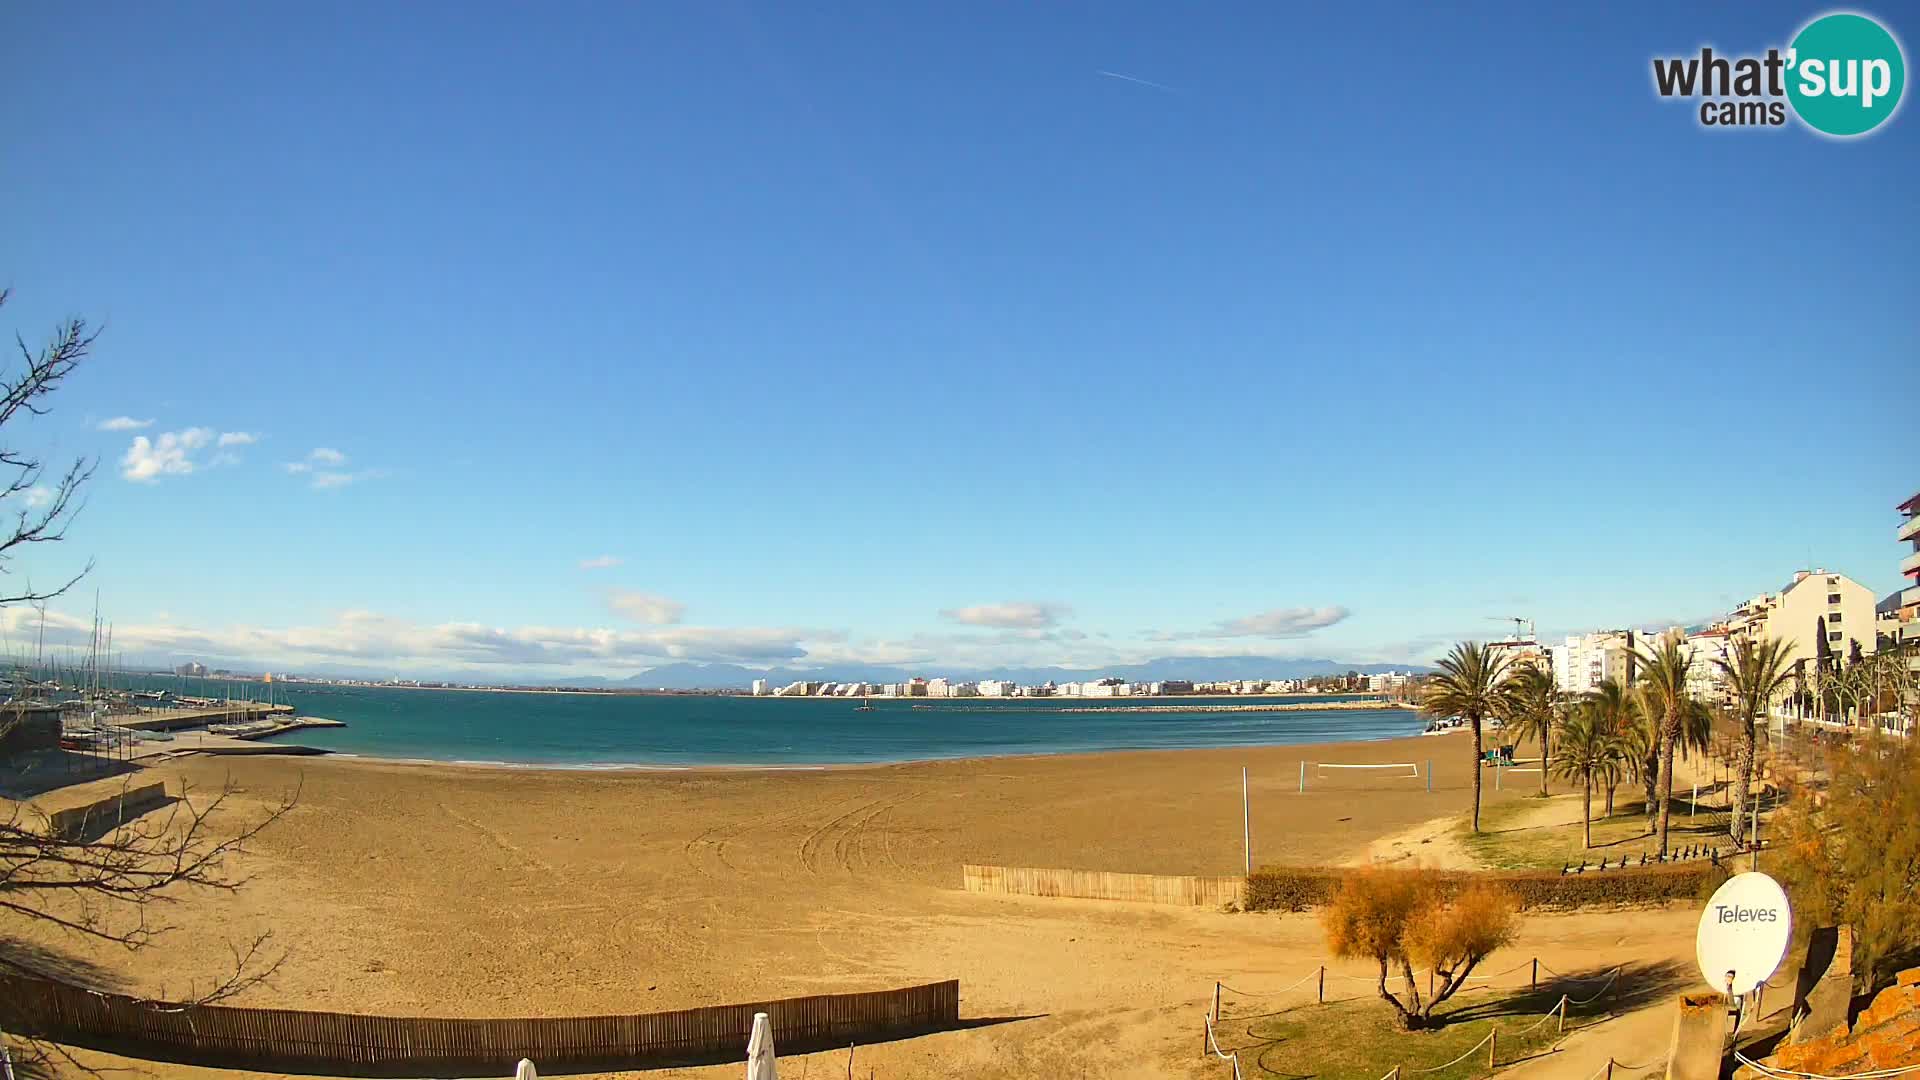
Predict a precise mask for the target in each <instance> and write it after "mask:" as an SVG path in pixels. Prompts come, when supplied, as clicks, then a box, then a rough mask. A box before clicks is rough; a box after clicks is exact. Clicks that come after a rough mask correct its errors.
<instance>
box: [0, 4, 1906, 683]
mask: <svg viewBox="0 0 1920 1080" xmlns="http://www.w3.org/2000/svg"><path fill="white" fill-rule="evenodd" d="M1823 10H1825V9H1823V8H1820V7H1817V6H1804V5H1766V4H1753V5H1741V6H1739V7H1738V8H1730V7H1727V6H1725V5H1703V6H1699V7H1693V8H1689V7H1683V6H1680V5H1670V6H1661V7H1658V8H1656V7H1654V6H1652V5H1643V6H1635V7H1627V6H1620V5H1609V6H1605V7H1602V8H1578V9H1575V8H1571V7H1568V8H1565V9H1562V8H1561V7H1559V6H1540V5H1515V6H1511V7H1507V8H1496V7H1493V6H1476V7H1475V8H1474V9H1472V12H1471V14H1467V15H1457V14H1453V13H1449V12H1446V11H1442V10H1439V9H1435V8H1432V7H1430V6H1426V5H1418V6H1416V5H1411V4H1407V5H1385V6H1378V7H1372V8H1356V7H1351V6H1341V7H1339V8H1334V7H1331V6H1329V7H1328V8H1327V9H1326V10H1324V11H1309V10H1294V9H1287V8H1282V7H1279V6H1275V5H1244V6H1224V5H1223V6H1202V7H1198V8H1196V7H1193V6H1179V5H1149V4H1137V5H1117V4H1106V3H1102V4H1082V5H1071V6H1069V5H1015V4H994V5H975V4H967V5H959V4H955V5H946V6H932V5H923V4H905V5H902V4H873V5H855V4H848V5H831V6H829V7H826V8H818V7H815V8H801V7H797V6H793V5H742V4H737V3H735V4H714V5H691V6H689V5H626V6H614V5H572V6H569V5H548V6H542V8H541V9H540V10H534V9H531V8H527V7H524V6H516V7H506V6H492V5H447V6H441V7H433V6H428V5H410V6H407V9H406V10H393V9H392V8H391V6H387V5H358V6H355V5H338V6H327V7H325V8H320V9H302V10H295V9H292V8H288V7H286V6H284V5H267V6H264V7H244V6H240V5H195V6H191V7H189V8H186V9H184V10H182V9H174V10H162V9H157V8H153V7H151V6H134V5H124V6H108V7H99V8H93V9H85V10H83V9H78V8H61V7H40V8H16V9H14V10H12V11H10V12H9V13H8V14H7V16H6V27H5V33H4V42H5V43H4V44H0V54H4V59H5V63H4V64H0V101H4V104H3V105H0V117H4V119H5V131H6V139H7V145H6V150H5V152H4V154H0V190H3V191H4V192H5V193H6V207H7V227H6V230H5V233H4V235H5V237H6V242H5V245H4V248H3V249H0V250H3V251H4V258H3V259H0V280H4V281H5V282H7V283H9V284H11V285H12V287H13V288H14V290H15V292H14V299H13V300H12V302H11V303H9V304H8V306H7V307H6V309H5V311H4V312H0V320H4V324H5V328H6V329H8V330H18V331H19V332H21V333H22V334H24V335H27V336H28V338H29V339H30V340H32V339H34V338H36V337H38V336H42V335H43V334H44V332H45V330H46V329H47V328H48V327H50V326H52V325H53V323H54V321H55V320H56V319H57V318H59V317H60V316H62V315H66V314H70V313H81V314H86V315H88V316H90V317H92V318H95V319H99V320H104V321H105V322H106V323H107V330H106V333H105V335H104V336H103V337H102V339H101V341H100V345H99V347H98V350H97V353H96V356H95V358H94V359H93V360H92V361H91V362H90V363H89V365H88V366H87V368H86V369H85V370H83V371H82V373H81V374H79V375H78V376H76V377H75V378H74V379H73V380H72V381H71V382H70V383H69V384H68V386H67V387H66V388H64V389H63V390H62V391H61V393H60V396H59V398H58V401H57V410H56V411H55V412H54V413H53V414H52V415H50V416H48V417H46V418H44V419H41V420H38V421H36V422H35V423H34V424H33V425H32V426H31V427H26V426H24V425H23V426H22V427H21V429H20V430H19V431H15V430H14V429H13V428H12V427H9V429H8V431H7V433H6V434H7V437H8V440H9V445H19V446H24V447H27V448H30V449H33V450H35V451H36V452H40V453H44V454H47V455H51V456H55V457H59V456H70V455H74V454H83V455H89V456H96V457H98V459H99V461H100V469H99V473H98V475H97V476H96V478H95V479H94V481H93V483H92V485H91V486H90V489H89V493H88V504H87V506H86V508H85V511H84V513H83V514H82V515H81V517H80V518H79V520H78V521H77V522H76V523H75V525H74V527H73V529H72V531H71V534H70V535H71V542H70V543H69V544H67V545H65V546H64V547H63V548H61V549H59V550H58V551H35V552H33V553H32V554H31V555H29V556H26V557H24V558H23V559H21V560H18V561H16V563H15V564H14V566H13V567H12V570H13V571H14V572H15V573H16V574H23V575H24V574H26V573H31V574H32V575H33V576H34V578H35V580H37V581H40V580H50V579H51V578H52V577H53V576H54V575H56V574H57V573H59V572H60V571H61V570H62V569H65V568H69V567H72V566H74V565H76V564H77V563H78V562H80V561H82V560H84V558H85V557H87V556H92V557H93V558H94V559H95V560H96V563H97V568H96V570H95V572H94V574H93V575H92V577H91V578H90V579H89V582H88V588H87V590H86V591H87V596H86V598H85V600H84V601H75V600H69V601H67V602H66V603H64V605H62V607H63V609H64V610H66V611H67V612H69V613H70V614H80V615H82V616H84V614H85V611H86V609H87V608H89V607H90V606H91V600H92V591H93V588H96V587H97V589H98V590H99V592H100V595H101V598H102V599H101V603H102V607H103V610H104V611H105V612H107V613H109V614H110V615H111V616H112V618H113V620H114V622H115V625H116V628H117V636H116V644H117V645H120V646H122V648H123V650H125V651H130V652H135V653H139V654H151V655H153V656H156V657H161V656H164V657H179V656H188V655H198V656H202V657H203V658H207V659H214V658H218V657H221V656H226V657H237V656H240V657H252V658H257V659H260V660H262V661H268V662H272V663H275V664H279V665H282V666H293V667H301V666H309V667H311V666H323V665H327V664H342V663H348V662H352V663H362V664H371V665H375V666H379V667H391V668H393V669H394V670H406V669H418V668H423V667H438V668H471V669H473V670H476V671H485V670H503V669H504V667H513V668H516V669H521V668H525V669H529V670H536V669H537V670H551V671H555V672H560V671H566V672H570V673H586V672H608V673H615V674H617V673H619V672H621V671H625V670H631V669H633V668H636V667H645V666H649V665H651V664H656V663H659V662H661V661H662V660H663V659H673V658H681V659H733V660H745V661H749V662H764V661H775V660H779V661H784V662H789V663H797V664H801V665H804V664H806V663H810V662H831V661H837V660H851V659H862V660H876V661H898V662H903V663H909V664H918V665H924V666H926V667H928V668H930V669H931V668H935V667H939V666H942V665H971V664H985V663H1002V662H1005V663H1015V662H1018V663H1047V662H1063V663H1070V664H1075V665H1097V664H1099V663H1104V662H1118V661H1121V660H1131V659H1139V658H1143V657H1145V656H1152V655H1166V654H1173V653H1181V652H1190V653H1197V654H1229V653H1234V654H1237V653H1263V654H1272V655H1313V656H1319V655H1330V656H1336V657H1340V658H1343V659H1355V660H1362V659H1374V660H1400V659H1413V660H1419V659H1426V658H1428V657H1430V656H1432V655H1434V654H1435V653H1437V652H1438V651H1440V650H1441V648H1442V646H1443V644H1444V643H1445V642H1447V641H1450V640H1452V639H1454V638H1456V637H1462V636H1487V635H1490V634H1497V633H1498V632H1499V631H1500V630H1501V624H1500V623H1498V622H1497V621H1495V620H1496V619H1497V617H1500V616H1507V615H1523V616H1529V617H1532V618H1534V619H1535V620H1537V621H1538V623H1539V625H1540V627H1541V629H1542V631H1543V632H1549V631H1567V630H1576V629H1582V628H1590V627H1600V626H1610V625H1621V624H1627V623H1638V622H1660V621H1670V620H1674V619H1685V620H1694V619H1699V618H1701V617H1704V616H1707V615H1710V614H1712V613H1714V612H1716V611H1720V610H1724V609H1725V608H1726V607H1727V606H1729V605H1730V604H1731V603H1733V602H1735V601H1737V600H1739V599H1741V598H1744V597H1745V596H1748V595H1751V594H1753V593H1755V592H1759V591H1762V590H1765V589H1770V588H1773V587H1776V586H1777V585H1778V584H1780V583H1781V582H1782V581H1784V580H1786V578H1787V577H1788V576H1789V574H1790V573H1791V571H1792V570H1793V569H1795V568H1797V567H1800V566H1802V565H1804V564H1806V563H1807V562H1808V561H1809V560H1811V561H1812V562H1814V563H1817V564H1820V565H1823V566H1826V567H1828V568H1832V569H1837V570H1841V571H1843V572H1846V573H1848V574H1851V575H1853V576H1854V577H1856V578H1858V579H1859V580H1861V581H1862V582H1863V583H1865V584H1867V585H1869V586H1870V587H1872V588H1873V589H1874V590H1875V591H1876V592H1878V593H1882V594H1884V593H1885V592H1887V591H1890V590H1891V589H1893V588H1894V587H1895V586H1896V585H1897V584H1898V583H1899V578H1898V575H1897V573H1896V569H1895V568H1896V565H1897V563H1898V561H1899V559H1900V557H1901V552H1900V550H1899V548H1898V547H1897V546H1896V545H1895V544H1894V542H1893V530H1894V527H1895V525H1896V521H1897V519H1896V515H1895V514H1894V512H1893V507H1894V505H1895V504H1896V503H1897V502H1899V501H1900V500H1901V499H1903V498H1904V497H1906V496H1907V495H1909V494H1912V493H1913V491H1914V490H1915V489H1916V488H1920V468H1916V466H1917V465H1920V454H1916V453H1915V451H1914V449H1913V445H1912V431H1913V420H1912V416H1913V400H1914V396H1913V395H1914V373H1915V371H1916V370H1920V363H1916V360H1920V326H1917V325H1916V320H1915V314H1914V310H1915V309H1914V307H1913V303H1912V300H1913V297H1914V295H1915V294H1916V285H1917V284H1920V282H1917V281H1916V273H1915V262H1914V258H1913V252H1914V251H1915V249H1916V240H1917V239H1920V228H1917V227H1916V226H1917V225H1920V220H1917V219H1916V208H1915V199H1914V198H1913V195H1912V190H1913V183H1914V174H1915V169H1914V166H1915V164H1916V140H1920V128H1916V126H1915V125H1916V123H1920V121H1916V119H1915V117H1914V116H1913V115H1912V109H1911V108H1907V109H1904V110H1903V111H1902V113H1901V114H1900V115H1898V116H1896V117H1895V118H1894V120H1893V121H1892V122H1891V124H1890V125H1888V126H1887V127H1885V128H1884V129H1883V130H1882V131H1880V132H1878V133H1876V134H1874V135H1872V136H1870V137H1867V138H1865V139H1860V140H1854V141H1851V142H1846V143H1842V142H1836V141H1831V140H1826V139H1823V138H1820V137H1818V136H1816V135H1814V134H1812V133H1810V132H1808V131H1807V130H1806V129H1804V128H1801V127H1798V126H1790V127H1788V128H1786V129H1784V130H1759V131H1751V130H1750V131H1733V132H1725V131H1722V132H1712V131H1706V130H1703V129H1702V128H1701V127H1700V126H1699V125H1698V123H1697V122H1696V120H1695V118H1694V111H1693V107H1692V106H1690V105H1688V104H1686V103H1682V102H1675V101H1661V100H1659V99H1657V98H1656V97H1655V95H1654V93H1653V91H1652V88H1651V78H1650V75H1649V61H1650V59H1651V58H1652V57H1653V56H1655V55H1685V54H1687V53H1689V52H1692V51H1697V50H1698V48H1699V47H1700V46H1701V45H1702V44H1712V45H1714V46H1715V47H1716V48H1719V49H1722V50H1726V51H1741V50H1747V51H1760V50H1764V49H1765V48H1766V47H1767V46H1769V45H1784V44H1785V42H1786V41H1787V40H1788V39H1789V38H1790V37H1791V35H1792V33H1793V31H1794V30H1795V29H1796V28H1797V27H1799V26H1800V25H1801V24H1802V23H1804V22H1805V21H1806V20H1807V19H1808V18H1810V17H1811V16H1813V15H1815V14H1818V13H1820V12H1821V11H1823ZM1886 14H1888V15H1891V16H1893V17H1894V21H1892V22H1891V25H1892V27H1893V29H1894V30H1895V32H1896V33H1906V34H1909V35H1911V34H1912V33H1913V32H1914V30H1913V27H1912V26H1908V25H1905V22H1903V21H1900V17H1901V16H1902V15H1903V14H1904V12H1901V11H1897V10H1893V11H1888V12H1886ZM1907 21H1910V20H1907ZM1116 75H1119V76H1127V78H1119V77H1115V76H1116ZM1134 80H1141V81H1134ZM1901 192H1906V194H1905V195H1902V194H1901ZM122 417H124V418H129V419H131V420H134V421H142V422H144V421H149V420H150V421H151V424H150V425H148V426H145V427H142V428H139V429H126V430H113V431H109V430H101V425H103V424H105V423H107V422H109V421H111V420H113V419H115V418H122ZM167 433H173V434H174V441H173V442H172V443H163V442H161V440H162V439H163V437H164V436H165V435H166V434H167ZM185 433H193V434H185ZM234 433H244V434H246V435H249V436H252V441H251V442H246V443H243V442H240V441H238V440H235V439H231V438H230V439H229V440H228V442H229V445H228V446H226V447H225V448H222V447H221V446H219V445H218V443H219V441H220V436H221V435H222V434H228V435H232V434H234ZM138 438H145V439H146V440H148V442H147V444H145V448H144V450H142V449H141V448H139V447H136V446H135V445H134V440H135V439H138ZM187 444H199V445H193V446H189V445H187ZM223 449H224V451H225V454H224V455H223V454H222V450H223ZM323 449H324V450H328V451H332V452H333V453H332V454H327V453H321V454H319V455H318V456H315V452H316V450H323ZM167 451H174V452H172V453H169V452H167ZM130 452H131V453H132V456H131V457H129V454H130ZM336 455H337V456H336ZM187 469H190V470H191V471H185V470H187ZM153 470H160V471H153ZM167 470H172V471H167ZM129 473H131V474H132V475H133V476H134V478H133V479H129V478H128V474H129ZM602 556H606V557H609V560H618V562H617V565H607V566H602V567H599V568H594V569H584V568H582V566H581V563H582V562H583V561H584V560H590V559H596V558H599V557H602ZM23 617H24V616H23V614H22V613H20V612H18V611H16V612H14V613H12V615H11V616H9V618H10V619H11V624H12V627H13V632H14V634H15V636H16V639H17V637H18V635H19V633H20V625H21V620H22V618H23Z"/></svg>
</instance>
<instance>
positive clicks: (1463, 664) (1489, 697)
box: [1420, 641, 1513, 832]
mask: <svg viewBox="0 0 1920 1080" xmlns="http://www.w3.org/2000/svg"><path fill="white" fill-rule="evenodd" d="M1512 662H1513V657H1512V656H1511V655H1509V654H1508V653H1506V652H1503V651H1500V650H1495V649H1490V648H1488V647H1487V646H1485V645H1482V644H1481V643H1480V642H1477V641H1462V642H1460V643H1458V644H1456V645H1455V646H1454V647H1453V651H1452V652H1449V653H1448V654H1447V655H1446V658H1445V659H1443V660H1441V661H1440V671H1439V673H1438V674H1436V675H1434V676H1432V677H1431V678H1429V679H1428V680H1427V692H1426V693H1425V694H1424V695H1423V696H1422V697H1421V698H1420V711H1421V712H1424V713H1426V714H1427V715H1429V716H1439V717H1446V716H1458V717H1461V718H1463V719H1465V720H1466V721H1467V723H1468V725H1469V726H1470V727H1472V728H1473V831H1474V832H1479V831H1480V754H1481V724H1482V723H1483V722H1484V721H1485V720H1486V719H1487V718H1488V717H1490V716H1504V715H1506V714H1507V712H1508V710H1509V709H1510V706H1509V705H1508V703H1507V687H1506V674H1507V667H1508V665H1509V664H1511V663H1512Z"/></svg>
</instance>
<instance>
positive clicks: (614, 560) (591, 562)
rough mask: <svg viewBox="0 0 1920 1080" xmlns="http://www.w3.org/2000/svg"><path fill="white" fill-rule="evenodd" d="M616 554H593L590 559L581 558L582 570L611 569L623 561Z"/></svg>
mask: <svg viewBox="0 0 1920 1080" xmlns="http://www.w3.org/2000/svg"><path fill="white" fill-rule="evenodd" d="M623 561H624V560H622V559H621V558H620V556H618V555H595V556H594V557H593V558H591V559H581V560H580V569H582V570H611V569H613V568H614V567H616V566H619V565H620V564H621V562H623Z"/></svg>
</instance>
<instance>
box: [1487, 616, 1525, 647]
mask: <svg viewBox="0 0 1920 1080" xmlns="http://www.w3.org/2000/svg"><path fill="white" fill-rule="evenodd" d="M1487 618H1489V619H1492V620H1493V621H1494V622H1510V623H1512V624H1513V640H1515V641H1532V640H1534V637H1533V620H1532V619H1526V618H1522V617H1520V616H1518V615H1489V616H1487Z"/></svg>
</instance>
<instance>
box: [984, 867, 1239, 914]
mask: <svg viewBox="0 0 1920 1080" xmlns="http://www.w3.org/2000/svg"><path fill="white" fill-rule="evenodd" d="M960 876H961V885H960V887H961V888H963V889H965V890H966V891H967V892H972V893H1000V894H1012V895H1016V896H1071V897H1079V898H1081V899H1084V900H1131V901H1134V902H1136V903H1142V904H1185V905H1187V906H1189V907H1221V906H1224V905H1226V904H1230V903H1231V904H1238V903H1240V902H1241V901H1242V900H1243V898H1244V897H1245V896H1246V889H1247V881H1246V879H1245V878H1237V877H1189V876H1184V875H1175V874H1111V873H1107V872H1106V871H1104V870H1043V869H1039V868H1037V867H1031V866H975V865H974V864H972V863H967V864H964V865H962V866H961V867H960Z"/></svg>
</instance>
